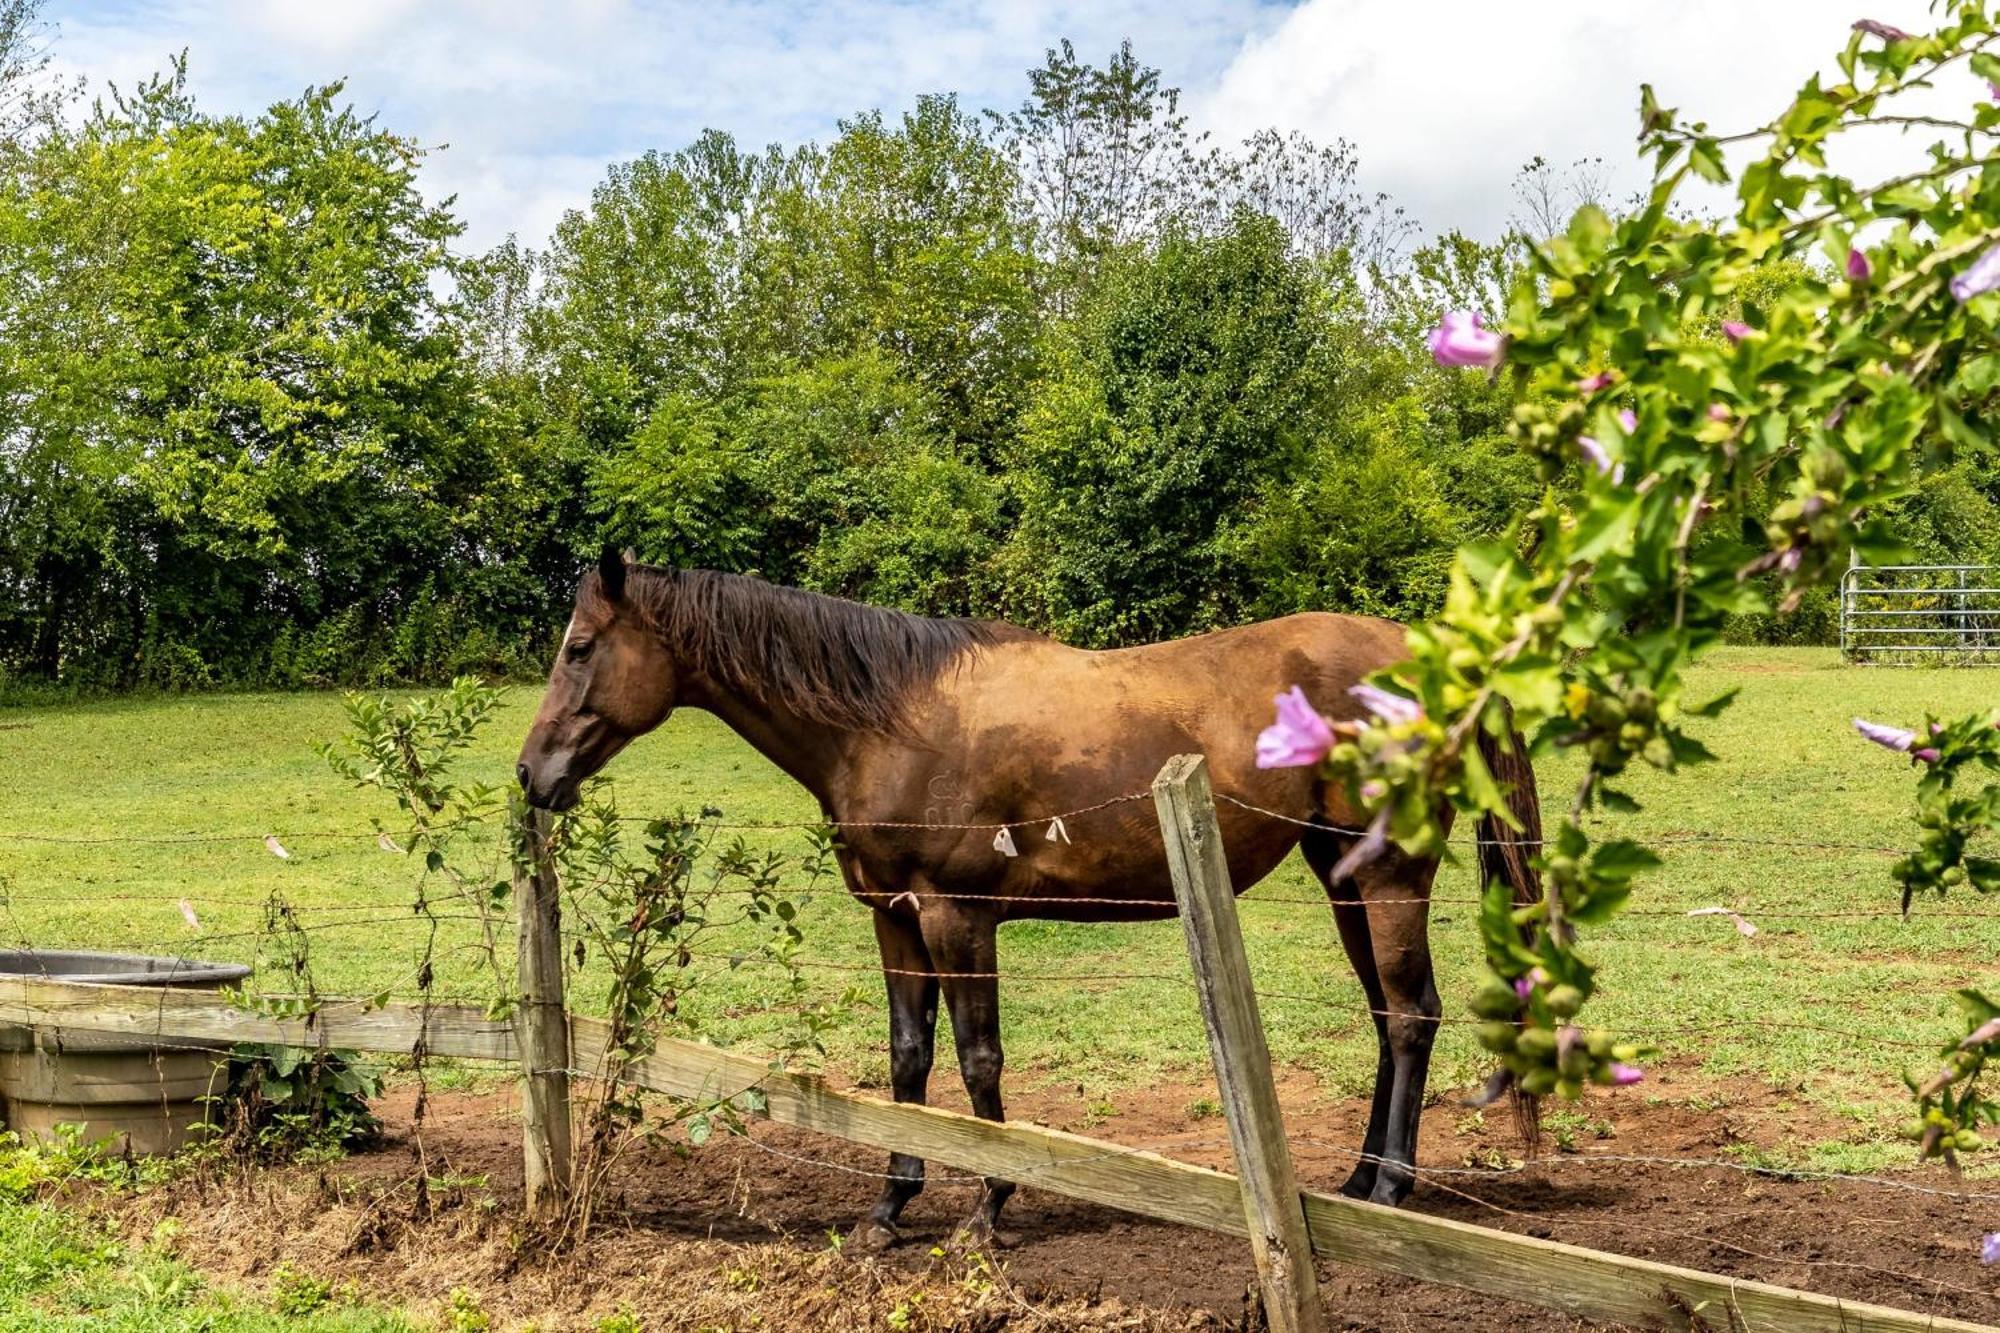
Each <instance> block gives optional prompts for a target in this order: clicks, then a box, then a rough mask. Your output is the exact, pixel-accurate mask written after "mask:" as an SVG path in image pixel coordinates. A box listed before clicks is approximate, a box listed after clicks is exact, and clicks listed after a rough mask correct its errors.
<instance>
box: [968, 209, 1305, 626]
mask: <svg viewBox="0 0 2000 1333" xmlns="http://www.w3.org/2000/svg"><path fill="white" fill-rule="evenodd" d="M1051 341H1052V343H1053V347H1052V349H1051V352H1050V359H1051V365H1052V370H1051V373H1050V375H1049V377H1048V378H1047V379H1046V380H1045V381H1044V382H1043V383H1041V384H1040V385H1038V386H1037V388H1036V392H1035V395H1034V403H1033V405H1032V406H1031V407H1030V408H1029V409H1028V412H1027V414H1026V417H1025V422H1024V428H1023V431H1022V437H1021V441H1020V444H1019V447H1018V449H1017V450H1016V452H1015V454H1014V456H1013V458H1012V460H1011V465H1010V467H1009V470H1008V476H1009V480H1010V483H1011V488H1012V490H1013V492H1014V497H1015V502H1016V504H1017V505H1018V509H1019V527H1018V529H1017V531H1016V533H1015V538H1014V541H1013V542H1012V543H1011V549H1010V552H1009V554H1008V557H1007V560H1006V564H1005V574H1004V577H1005V580H1006V593H1007V597H1008V601H1009V603H1010V605H1014V606H1017V607H1020V608H1022V609H1023V610H1025V611H1026V612H1027V613H1028V614H1030V615H1032V616H1034V617H1035V618H1037V619H1040V620H1042V621H1043V622H1044V623H1047V624H1049V625H1050V626H1052V627H1053V628H1054V629H1055V630H1056V631H1057V632H1058V633H1061V634H1063V635H1066V636H1068V637H1071V638H1073V639H1075V640H1077V641H1079V642H1084V643H1092V644H1105V643H1130V642H1136V641H1140V640H1143V639H1149V638H1163V637H1167V636H1170V635H1174V634H1181V633H1186V632H1188V631H1190V630H1198V629H1206V628H1211V627H1213V626H1215V625H1219V624H1227V623H1230V622H1231V621H1233V620H1234V619H1236V618H1238V617H1240V616H1241V615H1242V614H1243V613H1244V611H1245V609H1246V608H1247V607H1248V606H1249V605H1250V604H1251V603H1252V602H1253V601H1254V600H1255V597H1256V594H1255V590H1254V588H1253V587H1252V586H1251V579H1250V577H1249V572H1248V570H1247V569H1246V567H1245V566H1244V565H1243V564H1242V562H1241V561H1240V560H1238V559H1237V558H1236V557H1235V554H1234V548H1235V542H1234V540H1233V532H1234V530H1235V529H1237V528H1238V527H1240V526H1242V525H1244V524H1245V523H1247V522H1249V521H1251V516H1252V510H1253V506H1254V504H1255V501H1256V500H1257V498H1258V497H1259V496H1260V495H1262V494H1263V493H1264V492H1265V490H1266V489H1267V488H1268V486H1269V485H1270V484H1271V483H1272V482H1273V481H1274V480H1275V479H1277V478H1280V477H1283V476H1286V475H1288V474H1289V473H1290V472H1291V471H1292V469H1293V468H1294V467H1296V466H1297V464H1298V462H1299V460H1300V459H1301V457H1302V447H1301V443H1300V440H1299V438H1298V434H1299V428H1300V427H1301V426H1302V425H1303V424H1304V423H1305V421H1306V420H1307V411H1308V409H1309V407H1310V405H1311V404H1312V403H1313V402H1314V401H1315V398H1314V386H1315V375H1316V374H1317V373H1318V372H1319V370H1320V369H1321V365H1320V358H1321V353H1322V351H1323V323H1322V321H1321V319H1320V318H1319V315H1318V312H1317V308H1316V305H1315V298H1314V287H1313V285H1312V283H1311V282H1310V281H1309V278H1308V275H1307V273H1306V271H1305V269H1304V267H1303V266H1302V265H1301V264H1299V263H1297V262H1296V261H1294V260H1292V259H1291V258H1290V257H1289V255H1288V254H1287V245H1286V238H1285V236H1284V233H1283V231H1282V230H1281V229H1280V228H1279V227H1278V225H1277V224H1276V223H1275V222H1274V221H1272V220H1271V219H1269V218H1265V217H1259V216H1257V215H1255V214H1251V213H1248V212H1243V213H1239V214H1238V215H1237V217H1236V219H1235V220H1234V223H1233V225H1232V226H1231V228H1230V229H1229V230H1228V231H1227V232H1225V233H1223V234H1222V235H1220V236H1217V237H1213V238H1210V237H1199V236H1191V235H1188V234H1185V233H1181V232H1169V233H1168V234H1167V236H1166V237H1165V238H1164V239H1163V240H1162V241H1161V242H1160V243H1159V245H1158V246H1157V247H1129V248H1127V249H1124V250H1121V251H1120V252H1119V253H1118V254H1117V255H1116V256H1114V257H1112V258H1110V259H1108V260H1107V261H1106V263H1105V265H1104V267H1103V268H1102V269H1101V271H1100V273H1099V276H1098V278H1097V280H1096V281H1095V282H1094V283H1093V284H1092V286H1091V288H1090V289H1089V290H1088V291H1087V292H1086V293H1085V294H1084V297H1083V299H1082V302H1081V305H1080V308H1079V311H1078V313H1077V316H1076V318H1075V319H1074V320H1073V321H1071V322H1069V323H1067V324H1065V325H1064V326H1061V327H1060V328H1059V329H1058V330H1057V331H1056V332H1055V334H1054V335H1053V336H1052V339H1051Z"/></svg>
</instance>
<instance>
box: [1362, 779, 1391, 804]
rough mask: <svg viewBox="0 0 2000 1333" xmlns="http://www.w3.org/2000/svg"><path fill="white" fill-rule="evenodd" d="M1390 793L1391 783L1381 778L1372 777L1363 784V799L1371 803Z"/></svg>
mask: <svg viewBox="0 0 2000 1333" xmlns="http://www.w3.org/2000/svg"><path fill="white" fill-rule="evenodd" d="M1388 794H1389V784H1388V783H1386V782H1384V781H1382V779H1380V778H1370V779H1368V781H1366V782H1364V783H1362V784H1361V799H1362V800H1363V801H1365V802H1367V803H1368V804H1369V805H1373V804H1375V802H1377V801H1379V800H1381V799H1382V798H1383V797H1384V796H1387V795H1388Z"/></svg>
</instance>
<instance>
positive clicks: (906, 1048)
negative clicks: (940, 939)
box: [850, 907, 938, 1251]
mask: <svg viewBox="0 0 2000 1333" xmlns="http://www.w3.org/2000/svg"><path fill="white" fill-rule="evenodd" d="M875 942H876V944H877V945H878V946H879V947H880V948H881V951H882V977H883V980H884V981H885V982H887V983H888V988H889V1085H890V1087H891V1088H892V1089H893V1090H894V1093H895V1097H896V1100H897V1101H899V1102H916V1103H917V1104H918V1105H922V1104H923V1101H924V1096H925V1094H926V1092H927V1091H928V1089H929V1087H930V1080H931V1056H932V1052H933V1050H934V1048H935V1044H936V1039H937V1006H938V981H937V977H936V976H935V975H934V974H935V973H936V971H937V968H936V967H935V966H933V965H932V963H931V956H930V952H929V950H927V949H925V947H924V938H923V933H922V932H921V931H920V930H919V929H918V928H917V923H916V922H915V921H914V920H911V919H909V917H907V916H906V915H904V914H902V913H901V912H899V911H898V910H896V909H894V908H885V907H877V908H876V909H875ZM923 1188H924V1159H923V1158H921V1157H913V1156H911V1155H910V1154H909V1153H900V1152H899V1153H891V1154H889V1173H888V1177H887V1178H886V1179H885V1180H883V1182H882V1193H881V1195H880V1196H879V1197H878V1198H877V1199H876V1200H875V1206H874V1207H873V1208H871V1209H869V1210H868V1216H866V1217H864V1218H862V1219H861V1221H860V1223H859V1224H858V1225H857V1226H856V1227H855V1228H854V1234H853V1236H852V1237H851V1238H850V1240H851V1243H852V1244H853V1245H854V1246H855V1247H856V1248H858V1249H861V1250H865V1251H875V1250H883V1249H887V1248H888V1247H889V1246H891V1245H893V1244H895V1243H896V1241H897V1239H898V1238H899V1234H900V1233H898V1231H897V1230H896V1219H897V1218H899V1217H901V1216H902V1213H903V1208H904V1206H905V1205H906V1204H908V1203H909V1201H910V1200H911V1199H914V1198H916V1197H917V1195H918V1193H920V1192H921V1191H922V1190H923Z"/></svg>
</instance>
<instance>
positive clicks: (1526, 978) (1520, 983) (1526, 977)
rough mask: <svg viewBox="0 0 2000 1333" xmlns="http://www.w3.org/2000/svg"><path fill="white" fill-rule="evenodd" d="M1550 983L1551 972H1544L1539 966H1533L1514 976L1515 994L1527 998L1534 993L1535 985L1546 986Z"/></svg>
mask: <svg viewBox="0 0 2000 1333" xmlns="http://www.w3.org/2000/svg"><path fill="white" fill-rule="evenodd" d="M1548 984H1549V974H1548V973H1547V972H1544V971H1543V970H1542V969H1541V968H1540V967H1539V966H1537V967H1531V968H1529V969H1528V970H1527V971H1526V972H1524V973H1522V974H1521V975H1520V976H1518V977H1515V978H1514V994H1516V995H1518V996H1520V997H1521V998H1522V999H1523V1000H1526V999H1527V998H1528V996H1530V995H1532V994H1533V993H1534V990H1535V987H1537V986H1546V985H1548Z"/></svg>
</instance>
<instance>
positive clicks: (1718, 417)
mask: <svg viewBox="0 0 2000 1333" xmlns="http://www.w3.org/2000/svg"><path fill="white" fill-rule="evenodd" d="M1730 415H1731V414H1730V411H1729V409H1728V408H1726V407H1724V406H1723V405H1722V404H1721V403H1710V404H1709V405H1708V419H1709V420H1710V421H1727V420H1729V418H1730Z"/></svg>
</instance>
